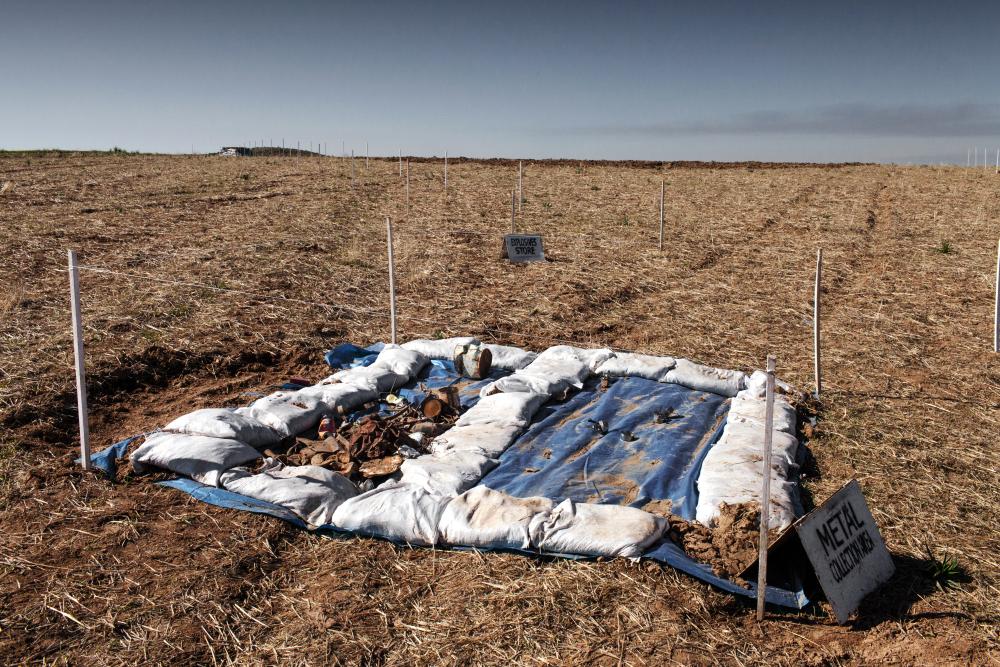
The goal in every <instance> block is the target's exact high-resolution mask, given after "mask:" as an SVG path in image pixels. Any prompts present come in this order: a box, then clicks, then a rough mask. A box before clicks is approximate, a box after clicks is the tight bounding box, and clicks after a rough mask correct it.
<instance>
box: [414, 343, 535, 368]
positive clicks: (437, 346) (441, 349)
mask: <svg viewBox="0 0 1000 667" xmlns="http://www.w3.org/2000/svg"><path fill="white" fill-rule="evenodd" d="M474 343H476V344H478V343H479V340H478V339H476V338H473V337H472V336H456V337H454V338H441V339H438V340H431V339H427V338H419V339H417V340H411V341H409V342H408V343H403V345H402V347H403V349H404V350H413V351H414V352H419V353H420V354H422V355H424V356H425V357H427V358H428V359H448V360H451V359H454V358H455V348H456V347H458V346H460V345H472V344H474ZM487 347H489V346H487ZM526 365H527V364H526Z"/></svg>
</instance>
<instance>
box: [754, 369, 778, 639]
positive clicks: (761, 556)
mask: <svg viewBox="0 0 1000 667" xmlns="http://www.w3.org/2000/svg"><path fill="white" fill-rule="evenodd" d="M774 365H775V364H774V357H773V356H771V355H768V356H767V385H766V390H765V391H766V393H765V406H764V460H763V461H762V462H761V465H762V466H763V471H764V484H763V488H762V489H761V493H760V540H759V542H758V544H757V548H758V554H757V620H758V621H763V620H764V599H765V597H766V594H767V533H768V531H769V529H770V523H771V438H772V435H773V432H774Z"/></svg>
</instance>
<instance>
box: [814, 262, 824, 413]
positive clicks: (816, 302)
mask: <svg viewBox="0 0 1000 667" xmlns="http://www.w3.org/2000/svg"><path fill="white" fill-rule="evenodd" d="M822 280H823V249H822V248H817V249H816V284H815V285H814V286H813V371H814V374H815V376H816V400H819V395H820V392H821V391H822V389H823V381H822V376H821V375H820V351H819V323H820V316H819V287H820V283H821V282H822Z"/></svg>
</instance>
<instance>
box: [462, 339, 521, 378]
mask: <svg viewBox="0 0 1000 667" xmlns="http://www.w3.org/2000/svg"><path fill="white" fill-rule="evenodd" d="M483 347H485V348H486V349H487V350H489V351H490V354H492V355H493V364H492V368H499V369H500V370H504V371H517V370H520V369H522V368H524V367H525V366H527V365H528V364H530V363H531V362H532V361H534V360H535V357H537V356H538V354H537V353H535V352H531V351H529V350H522V349H521V348H519V347H512V346H510V345H494V344H492V343H486V344H485V345H483ZM452 353H453V354H454V350H453V351H452Z"/></svg>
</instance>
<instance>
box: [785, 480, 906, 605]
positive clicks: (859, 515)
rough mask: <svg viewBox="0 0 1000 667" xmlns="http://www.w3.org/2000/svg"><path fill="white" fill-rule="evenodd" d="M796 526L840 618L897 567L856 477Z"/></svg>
mask: <svg viewBox="0 0 1000 667" xmlns="http://www.w3.org/2000/svg"><path fill="white" fill-rule="evenodd" d="M795 532H796V533H797V535H798V538H799V541H800V542H801V543H802V547H803V548H804V549H805V552H806V555H807V556H808V557H809V561H810V562H811V563H812V566H813V571H814V572H815V573H816V578H817V579H818V580H819V584H820V586H821V587H822V588H823V592H824V593H825V594H826V598H827V600H829V601H830V606H832V607H833V612H834V613H835V614H836V615H837V621H838V622H839V623H845V622H846V621H847V617H848V616H850V615H851V612H853V611H854V610H855V609H857V608H858V605H859V604H861V600H862V599H863V598H864V597H865V595H867V594H868V593H871V592H872V591H874V590H875V589H876V588H878V587H879V586H881V585H882V584H884V583H885V582H886V581H888V580H889V578H890V577H891V576H892V574H893V572H895V570H896V567H895V565H893V562H892V557H891V556H890V555H889V551H888V550H887V549H886V548H885V542H883V541H882V535H881V534H880V533H879V531H878V526H876V525H875V519H873V518H872V513H871V511H869V509H868V505H867V503H865V497H864V495H862V493H861V486H860V485H859V484H858V481H857V480H851V481H850V482H848V483H847V484H846V485H844V487H843V488H842V489H840V491H837V493H835V494H833V495H832V496H831V497H830V499H829V500H827V501H826V502H825V503H823V504H822V505H821V506H820V507H817V508H816V509H815V510H813V511H812V512H810V513H809V514H807V515H806V516H804V517H802V519H801V520H800V521H799V522H798V523H796V525H795Z"/></svg>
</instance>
